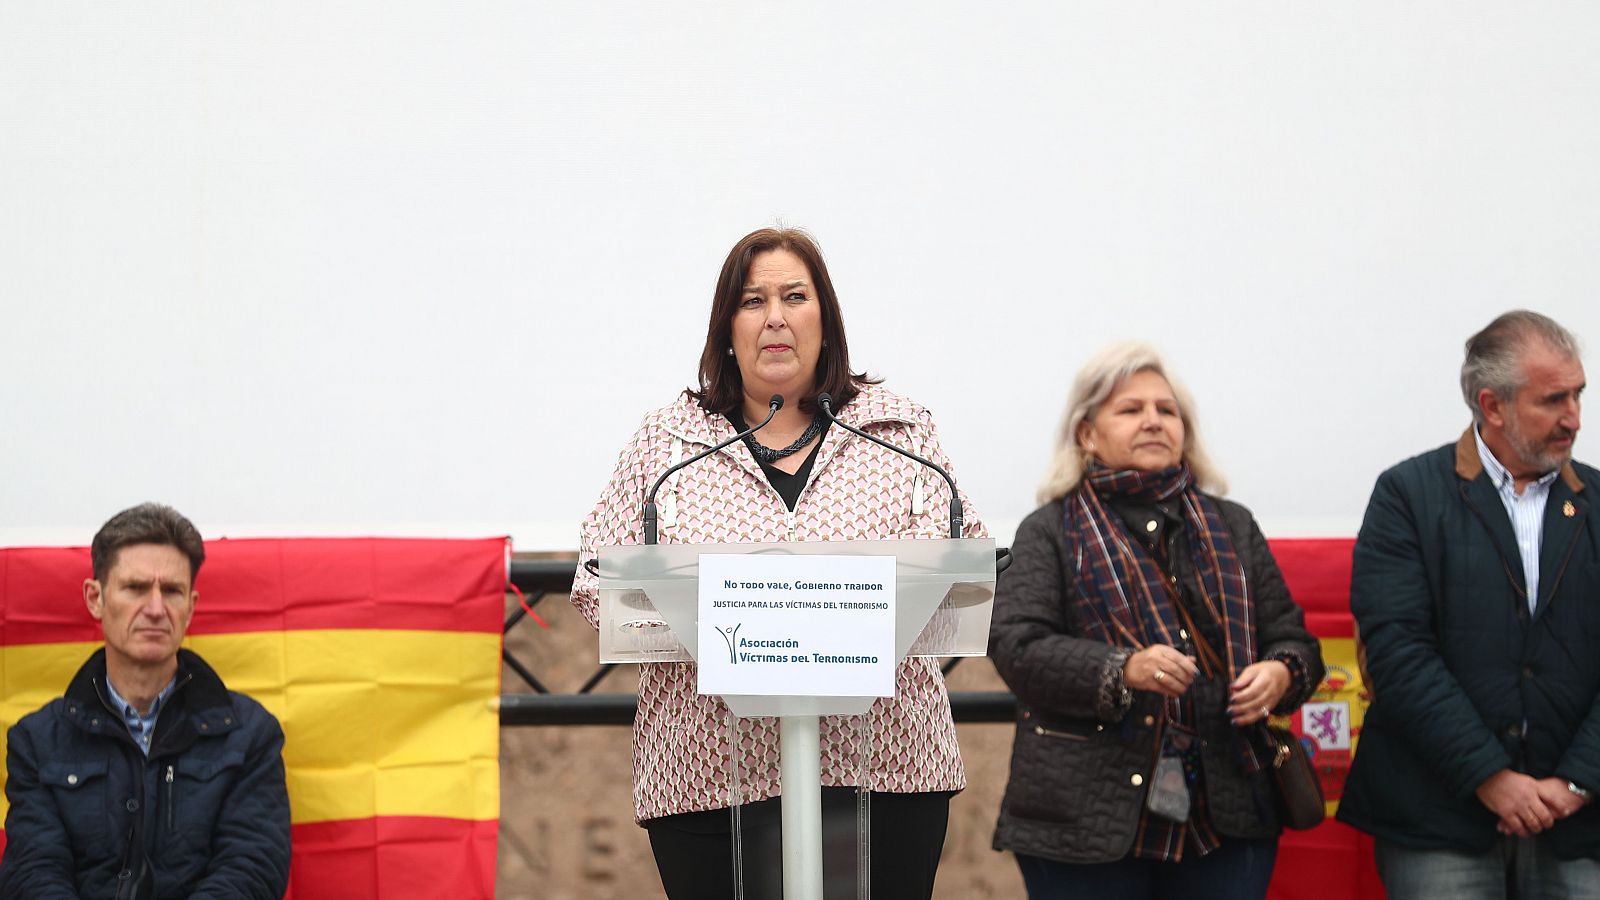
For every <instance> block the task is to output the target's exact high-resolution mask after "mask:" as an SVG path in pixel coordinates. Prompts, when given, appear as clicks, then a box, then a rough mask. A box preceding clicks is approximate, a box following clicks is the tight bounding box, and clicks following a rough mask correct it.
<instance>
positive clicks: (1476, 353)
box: [1339, 311, 1600, 900]
mask: <svg viewBox="0 0 1600 900" xmlns="http://www.w3.org/2000/svg"><path fill="white" fill-rule="evenodd" d="M1461 387H1462V391H1463V393H1464V394H1465V396H1466V400H1467V403H1468V405H1469V406H1470V407H1471V409H1472V418H1473V425H1472V427H1469V428H1468V429H1467V430H1466V432H1465V433H1464V434H1462V435H1461V438H1460V439H1459V440H1457V441H1456V442H1455V443H1454V444H1447V445H1445V446H1443V447H1440V448H1438V449H1436V450H1433V451H1431V452H1428V453H1425V454H1423V455H1421V456H1418V457H1414V458H1412V459H1409V460H1407V461H1405V462H1403V463H1400V464H1399V465H1397V466H1395V467H1394V468H1392V469H1390V470H1389V471H1387V472H1385V473H1383V475H1382V476H1381V477H1380V478H1379V479H1378V484H1377V487H1376V488H1375V489H1374V490H1373V492H1372V501H1371V503H1370V504H1369V505H1368V506H1367V515H1366V520H1365V522H1364V523H1363V524H1362V526H1361V534H1360V536H1359V537H1358V538H1357V540H1356V548H1355V567H1354V577H1353V580H1352V583H1351V587H1350V608H1351V611H1352V612H1354V613H1355V617H1356V623H1357V625H1358V626H1359V628H1360V634H1361V637H1362V639H1363V641H1365V645H1366V653H1367V670H1368V675H1369V678H1368V680H1367V684H1368V685H1369V686H1370V688H1371V690H1372V693H1373V701H1372V706H1371V708H1370V709H1369V710H1368V711H1367V717H1366V721H1365V724H1364V726H1363V729H1362V735H1361V744H1360V748H1359V750H1358V751H1357V753H1356V758H1355V763H1354V765H1353V767H1352V768H1351V771H1350V778H1349V781H1348V782H1347V783H1346V785H1345V791H1344V799H1343V801H1342V802H1341V804H1340V806H1339V818H1340V819H1343V820H1344V821H1346V822H1348V823H1350V824H1351V825H1354V826H1355V827H1357V828H1360V829H1361V830H1363V831H1366V832H1369V833H1370V834H1373V835H1375V836H1376V837H1377V860H1378V871H1379V874H1380V875H1381V876H1382V877H1383V881H1384V885H1385V887H1386V888H1387V889H1388V895H1389V897H1390V900H1418V898H1434V897H1450V898H1453V900H1475V898H1497V900H1498V898H1507V897H1510V898H1514V900H1534V898H1542V897H1569V898H1591V900H1593V898H1600V861H1597V860H1600V808H1597V807H1595V806H1594V805H1593V804H1592V803H1591V796H1592V792H1593V791H1595V790H1600V505H1597V504H1596V500H1597V499H1600V498H1597V497H1596V494H1597V493H1600V473H1597V472H1596V471H1595V470H1594V469H1592V468H1590V467H1589V466H1586V465H1583V464H1581V463H1577V462H1574V461H1573V460H1572V444H1573V440H1574V439H1575V438H1576V437H1577V434H1578V428H1579V425H1580V421H1579V395H1580V394H1581V393H1582V392H1583V387H1584V374H1583V362H1582V360H1580V359H1579V357H1578V349H1577V342H1576V341H1575V340H1574V339H1573V337H1572V335H1571V334H1569V333H1568V332H1567V331H1566V329H1564V328H1562V327H1561V326H1560V325H1558V324H1556V323H1555V322H1553V321H1551V320H1550V319H1548V318H1546V317H1545V316H1542V315H1539V314H1538V313H1531V312H1526V311H1517V312H1511V313H1506V314H1505V315H1503V316H1501V317H1500V318H1498V319H1496V320H1495V321H1494V322H1491V323H1490V324H1489V326H1488V327H1487V328H1485V329H1484V330H1483V331H1481V332H1479V333H1478V334H1476V335H1474V336H1473V337H1472V338H1471V339H1470V340H1469V341H1467V355H1466V362H1465V363H1464V364H1463V365H1462V367H1461Z"/></svg>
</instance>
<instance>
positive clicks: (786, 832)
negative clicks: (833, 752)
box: [778, 716, 822, 900]
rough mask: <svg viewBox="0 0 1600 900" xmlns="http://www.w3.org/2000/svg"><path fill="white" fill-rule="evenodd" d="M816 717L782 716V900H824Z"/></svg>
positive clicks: (779, 734) (819, 749)
mask: <svg viewBox="0 0 1600 900" xmlns="http://www.w3.org/2000/svg"><path fill="white" fill-rule="evenodd" d="M820 722H821V720H820V719H818V718H817V717H816V716H783V717H781V718H780V719H779V720H778V742H779V748H780V751H781V753H782V761H781V766H782V768H781V772H782V777H783V897H784V900H822V742H821V725H820Z"/></svg>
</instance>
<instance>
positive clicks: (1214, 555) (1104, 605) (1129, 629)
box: [1065, 465, 1261, 861]
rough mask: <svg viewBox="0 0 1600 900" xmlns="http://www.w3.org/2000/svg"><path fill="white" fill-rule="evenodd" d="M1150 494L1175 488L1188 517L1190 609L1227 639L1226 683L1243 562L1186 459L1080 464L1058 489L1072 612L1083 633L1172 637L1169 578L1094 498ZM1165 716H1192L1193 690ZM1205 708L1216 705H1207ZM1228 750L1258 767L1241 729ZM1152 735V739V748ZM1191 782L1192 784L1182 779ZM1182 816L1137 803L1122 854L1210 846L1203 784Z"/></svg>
mask: <svg viewBox="0 0 1600 900" xmlns="http://www.w3.org/2000/svg"><path fill="white" fill-rule="evenodd" d="M1102 497H1105V498H1107V499H1110V500H1127V501H1130V502H1134V503H1142V504H1150V505H1154V504H1156V503H1160V502H1165V501H1169V500H1173V499H1174V498H1177V499H1178V500H1179V501H1180V503H1181V505H1182V507H1183V514H1184V520H1185V524H1186V525H1187V526H1188V537H1189V540H1188V544H1189V552H1190V555H1191V558H1192V560H1193V562H1194V571H1195V573H1196V575H1197V576H1198V582H1199V587H1200V591H1199V593H1200V596H1201V606H1202V608H1201V609H1191V610H1189V613H1190V615H1191V616H1193V617H1194V618H1195V619H1196V620H1197V622H1198V620H1200V619H1201V617H1202V616H1209V617H1210V621H1212V622H1216V623H1218V624H1220V625H1221V629H1222V634H1223V636H1224V638H1225V639H1226V641H1227V647H1226V648H1225V651H1223V650H1219V654H1220V655H1221V657H1222V662H1223V663H1224V664H1225V665H1226V666H1227V672H1226V673H1225V674H1224V673H1216V675H1217V677H1219V678H1222V677H1225V678H1226V679H1227V680H1226V681H1225V682H1224V684H1230V683H1232V682H1233V680H1234V679H1235V678H1237V677H1238V675H1239V672H1240V671H1241V670H1243V669H1244V667H1246V666H1248V665H1250V664H1251V663H1252V662H1254V661H1255V654H1256V633H1255V619H1254V617H1253V616H1252V615H1251V612H1252V610H1251V603H1250V589H1249V584H1248V582H1247V581H1246V580H1245V574H1244V565H1243V564H1242V563H1241V562H1240V561H1239V555H1238V553H1237V552H1236V551H1235V550H1234V547H1233V536H1232V534H1230V533H1229V531H1228V528H1227V525H1226V523H1224V522H1223V520H1222V511H1221V509H1220V508H1218V506H1217V504H1216V501H1214V500H1212V499H1211V498H1209V497H1207V496H1205V495H1204V494H1201V493H1200V492H1199V490H1197V489H1196V488H1195V487H1194V478H1193V475H1192V474H1191V473H1190V471H1189V467H1188V466H1187V465H1179V466H1176V467H1174V468H1170V469H1164V470H1162V471H1159V472H1139V471H1132V470H1122V471H1113V470H1110V469H1106V468H1101V467H1095V468H1092V469H1091V470H1090V471H1088V472H1087V473H1085V475H1084V479H1083V482H1082V483H1081V484H1080V485H1079V487H1078V489H1077V490H1075V491H1073V492H1072V493H1071V494H1070V495H1068V497H1067V499H1066V512H1065V525H1066V532H1067V539H1068V542H1069V545H1070V546H1071V547H1072V548H1074V550H1075V552H1074V553H1073V554H1072V556H1073V558H1074V559H1075V560H1076V571H1075V572H1071V573H1068V574H1069V576H1073V577H1075V578H1076V580H1077V581H1078V585H1079V588H1078V594H1079V596H1080V597H1081V602H1080V604H1079V610H1080V616H1079V618H1080V621H1081V622H1082V624H1083V628H1084V631H1085V632H1086V633H1087V635H1088V636H1090V637H1093V638H1098V639H1099V640H1102V641H1105V642H1106V643H1107V644H1111V645H1113V646H1119V645H1120V646H1126V647H1133V648H1136V649H1143V648H1145V647H1148V646H1150V645H1151V644H1167V645H1169V646H1173V647H1180V646H1182V645H1183V643H1184V641H1183V638H1182V636H1181V635H1180V634H1179V630H1180V629H1181V628H1182V627H1183V626H1182V624H1181V622H1180V617H1179V614H1178V603H1179V602H1180V598H1179V597H1178V596H1177V588H1175V587H1174V586H1173V585H1172V583H1171V582H1169V581H1168V580H1167V578H1166V575H1165V573H1163V572H1162V571H1161V567H1160V566H1159V565H1158V564H1157V563H1156V561H1155V559H1153V558H1152V557H1151V555H1150V554H1149V552H1147V551H1146V550H1145V548H1144V545H1143V544H1141V543H1140V542H1139V541H1138V540H1136V539H1135V538H1134V537H1133V536H1132V535H1131V534H1130V533H1129V532H1128V528H1127V525H1126V524H1125V523H1124V522H1123V521H1122V517H1121V516H1118V515H1115V514H1112V513H1110V512H1108V511H1107V510H1106V508H1105V505H1104V504H1103V503H1102V502H1101V498H1102ZM1162 706H1163V709H1164V710H1165V712H1166V717H1165V718H1166V720H1168V721H1173V722H1178V723H1181V724H1184V725H1192V724H1193V723H1194V720H1195V709H1194V702H1193V692H1191V693H1190V694H1189V695H1186V696H1184V697H1183V698H1181V699H1178V700H1173V699H1170V698H1169V699H1167V700H1166V701H1165V702H1164V703H1163V704H1162ZM1212 712H1213V713H1214V714H1217V715H1222V714H1224V713H1223V711H1222V710H1213V711H1212ZM1233 734H1234V748H1233V749H1234V753H1235V755H1236V757H1237V758H1238V759H1239V761H1240V763H1241V764H1242V765H1243V767H1244V769H1245V771H1247V772H1253V771H1257V770H1258V769H1260V767H1261V763H1260V761H1259V759H1258V757H1257V756H1256V755H1255V753H1254V752H1252V749H1251V748H1250V746H1249V744H1248V742H1247V741H1246V740H1245V739H1244V737H1243V734H1242V732H1240V731H1238V730H1237V729H1235V730H1234V732H1233ZM1159 746H1160V740H1159V738H1158V740H1157V747H1158V749H1159ZM1191 788H1192V789H1195V788H1198V785H1196V784H1193V783H1192V784H1191ZM1190 802H1191V804H1192V806H1191V811H1190V818H1189V821H1188V822H1187V823H1185V824H1182V825H1180V824H1177V823H1174V822H1171V821H1168V820H1166V819H1162V818H1159V817H1155V816H1152V815H1151V814H1150V813H1149V812H1148V811H1145V810H1141V811H1140V816H1139V828H1138V832H1137V834H1136V835H1135V838H1134V845H1133V847H1132V848H1131V849H1130V850H1129V852H1128V853H1129V856H1130V857H1132V858H1140V859H1157V860H1168V861H1175V860H1180V859H1182V858H1183V850H1184V846H1185V843H1186V839H1187V840H1188V841H1189V842H1192V843H1193V846H1194V848H1195V849H1196V850H1198V851H1199V853H1200V854H1201V855H1204V854H1206V853H1209V852H1211V851H1212V850H1214V849H1216V848H1217V847H1218V846H1219V845H1220V842H1221V837H1220V836H1219V835H1218V834H1217V833H1216V831H1215V829H1213V828H1212V826H1211V821H1210V820H1211V817H1210V813H1209V809H1208V805H1209V804H1208V802H1207V798H1206V792H1205V791H1204V790H1203V789H1195V790H1193V793H1192V794H1191V801H1190Z"/></svg>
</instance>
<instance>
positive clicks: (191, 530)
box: [89, 503, 206, 587]
mask: <svg viewBox="0 0 1600 900" xmlns="http://www.w3.org/2000/svg"><path fill="white" fill-rule="evenodd" d="M135 544H156V545H158V546H162V547H176V548H178V551H179V552H180V553H182V554H183V555H184V556H187V557H189V586H190V587H193V586H194V580H195V578H196V577H198V576H199V575H200V564H201V563H203V562H205V561H206V544H205V541H204V540H203V539H202V538H201V537H200V531H199V529H197V528H195V527H194V523H193V522H190V521H189V520H188V519H186V518H184V515H183V513H180V512H178V511H177V510H175V509H173V508H172V507H170V506H167V505H165V504H162V503H141V504H139V505H138V506H133V507H129V508H128V509H125V510H123V511H122V512H119V513H117V514H116V515H114V516H112V517H111V518H110V520H109V521H107V522H106V523H105V524H104V525H102V526H100V530H99V531H98V532H96V533H95V536H94V543H92V544H90V545H89V560H90V562H91V563H92V564H93V566H94V579H95V580H96V581H99V582H104V581H105V580H106V576H107V575H108V574H110V572H111V567H112V566H114V565H116V564H117V554H118V553H121V552H122V548H123V547H132V546H134V545H135Z"/></svg>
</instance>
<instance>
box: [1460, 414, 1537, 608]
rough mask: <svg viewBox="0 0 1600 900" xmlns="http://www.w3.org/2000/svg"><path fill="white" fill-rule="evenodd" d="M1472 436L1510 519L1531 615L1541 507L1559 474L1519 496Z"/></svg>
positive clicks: (1507, 474) (1497, 463)
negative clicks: (1520, 558) (1520, 557)
mask: <svg viewBox="0 0 1600 900" xmlns="http://www.w3.org/2000/svg"><path fill="white" fill-rule="evenodd" d="M1472 437H1473V440H1475V441H1477V442H1478V459H1479V460H1480V461H1481V462H1482V463H1483V468H1484V471H1486V472H1487V473H1488V474H1489V481H1490V483H1492V484H1493V485H1494V488H1495V492H1496V493H1498V494H1499V495H1500V502H1501V503H1502V504H1503V505H1504V506H1505V508H1506V515H1507V516H1509V517H1510V518H1511V530H1512V532H1514V533H1515V534H1516V536H1517V553H1518V554H1520V555H1521V556H1522V580H1523V582H1524V583H1525V584H1526V585H1527V586H1528V612H1529V613H1530V614H1531V613H1532V612H1533V611H1534V609H1535V608H1536V607H1537V606H1538V605H1539V547H1540V544H1541V543H1542V542H1543V538H1544V508H1545V506H1546V505H1547V504H1548V502H1549V500H1550V485H1551V484H1553V483H1554V482H1555V480H1556V475H1557V474H1558V472H1546V473H1545V474H1543V475H1541V476H1539V478H1538V480H1537V481H1534V482H1533V483H1531V484H1529V485H1528V486H1527V487H1525V488H1523V489H1522V494H1521V495H1518V494H1517V479H1516V478H1515V477H1513V476H1512V474H1511V472H1510V470H1508V469H1507V468H1506V467H1505V466H1503V465H1501V464H1500V460H1498V459H1495V458H1494V454H1493V453H1491V452H1489V445H1487V444H1485V443H1484V442H1483V435H1481V434H1479V433H1478V429H1476V428H1474V429H1472Z"/></svg>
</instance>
